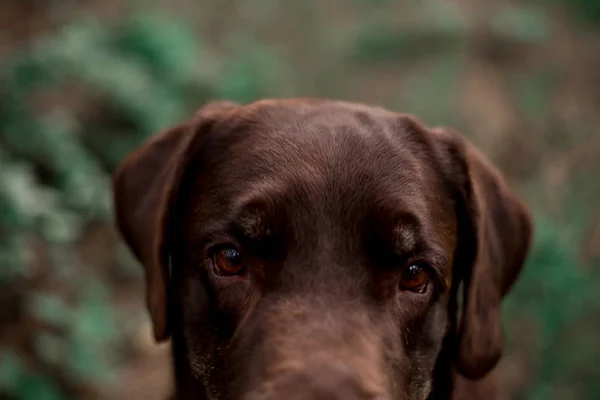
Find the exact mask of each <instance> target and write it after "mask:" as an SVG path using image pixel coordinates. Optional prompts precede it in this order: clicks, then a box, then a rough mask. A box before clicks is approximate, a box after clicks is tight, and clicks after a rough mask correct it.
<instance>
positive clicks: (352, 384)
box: [246, 364, 387, 400]
mask: <svg viewBox="0 0 600 400" xmlns="http://www.w3.org/2000/svg"><path fill="white" fill-rule="evenodd" d="M373 384H374V382H369V381H367V380H366V379H365V377H364V375H361V374H360V373H359V371H357V370H354V369H352V368H350V367H348V366H346V365H344V364H328V365H322V364H321V365H309V366H307V367H306V368H303V369H302V370H299V371H293V372H291V371H290V372H287V373H285V374H283V375H281V376H279V377H278V378H276V379H275V381H274V382H271V383H270V384H268V385H267V387H263V388H262V389H263V390H261V391H260V392H255V393H254V395H251V396H249V397H248V398H247V399H246V400H275V399H289V400H387V398H386V397H385V396H383V395H382V393H380V391H379V390H378V389H379V388H377V387H376V386H374V385H373Z"/></svg>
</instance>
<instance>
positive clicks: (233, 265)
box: [212, 247, 244, 276]
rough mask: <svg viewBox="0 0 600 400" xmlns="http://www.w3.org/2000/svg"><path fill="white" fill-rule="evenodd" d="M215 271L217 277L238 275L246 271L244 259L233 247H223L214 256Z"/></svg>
mask: <svg viewBox="0 0 600 400" xmlns="http://www.w3.org/2000/svg"><path fill="white" fill-rule="evenodd" d="M212 264H213V270H214V272H215V273H216V274H217V275H221V276H231V275H238V274H240V273H241V272H242V271H243V270H244V258H243V257H242V255H241V254H240V252H239V251H237V250H236V249H234V248H232V247H223V248H221V249H219V250H217V251H215V252H214V253H213V255H212Z"/></svg>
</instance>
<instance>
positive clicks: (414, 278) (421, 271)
mask: <svg viewBox="0 0 600 400" xmlns="http://www.w3.org/2000/svg"><path fill="white" fill-rule="evenodd" d="M428 282H429V268H428V267H427V266H425V265H422V264H418V263H411V264H409V265H407V266H406V267H404V268H403V269H402V275H401V276H400V283H399V286H400V289H401V290H409V291H411V292H417V293H424V292H425V289H427V283H428Z"/></svg>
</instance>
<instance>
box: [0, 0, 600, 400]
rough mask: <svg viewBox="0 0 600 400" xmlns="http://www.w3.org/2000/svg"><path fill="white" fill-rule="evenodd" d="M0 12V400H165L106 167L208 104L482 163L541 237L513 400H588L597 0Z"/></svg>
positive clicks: (523, 303) (594, 384)
mask: <svg viewBox="0 0 600 400" xmlns="http://www.w3.org/2000/svg"><path fill="white" fill-rule="evenodd" d="M0 2H1V11H0V27H1V28H0V398H2V399H15V400H17V399H23V400H34V399H35V400H63V399H160V398H163V396H164V394H166V393H167V390H168V384H169V371H168V354H167V352H166V350H167V349H166V348H165V347H164V346H155V345H154V344H153V342H152V338H151V336H150V326H149V321H148V316H147V313H146V309H145V307H144V304H143V290H144V288H143V285H142V281H141V276H142V275H141V273H142V270H141V268H140V267H139V266H138V264H137V263H136V261H135V260H134V259H133V258H132V256H131V254H130V253H129V251H128V250H127V249H126V248H125V247H124V245H123V243H122V242H120V240H119V238H118V236H117V234H116V232H115V230H114V227H113V225H112V217H111V204H110V191H109V185H110V174H111V172H112V171H113V170H114V168H115V166H116V165H117V163H118V162H119V161H120V160H121V159H122V158H123V157H124V155H125V154H126V153H127V152H129V151H130V150H132V149H133V148H134V147H136V146H137V145H138V144H140V143H141V142H142V141H143V140H144V139H146V138H148V137H149V136H150V135H152V134H154V133H156V132H157V131H159V130H161V129H163V128H166V127H168V126H169V125H170V124H173V123H175V122H177V121H179V120H180V119H183V118H185V117H186V116H189V115H190V114H191V113H192V112H193V111H194V110H195V109H196V108H198V107H199V106H201V105H202V104H203V102H205V101H207V100H210V99H217V98H220V99H230V100H236V101H240V102H249V101H252V100H254V99H258V98H261V97H291V96H305V95H310V96H323V97H333V98H339V99H346V100H355V101H360V102H366V103H372V104H378V105H382V106H385V107H388V108H391V109H393V110H396V111H402V112H409V113H414V114H416V115H418V116H419V118H420V119H422V120H423V121H424V122H426V123H427V124H429V125H437V124H443V125H450V126H453V127H455V128H458V129H459V130H461V131H462V132H464V133H465V134H466V135H467V136H469V137H470V138H471V140H472V141H473V142H475V143H476V144H477V145H478V146H479V147H480V148H481V149H483V151H484V152H485V153H486V154H488V155H489V157H490V158H491V159H492V160H494V162H495V163H496V164H497V165H498V166H499V167H500V168H501V169H502V170H503V171H504V173H505V174H506V176H507V177H508V179H509V180H510V182H511V183H512V185H513V186H514V188H515V189H516V190H517V191H518V192H519V193H520V194H521V195H522V196H523V197H524V198H525V199H526V200H527V202H528V204H529V205H530V206H531V208H532V209H533V210H534V213H535V219H536V229H537V232H536V233H537V237H536V240H535V245H534V248H533V251H532V254H531V257H530V259H529V263H528V265H527V267H526V269H525V270H524V272H523V273H522V275H521V277H520V280H519V281H518V284H517V285H516V286H515V287H514V289H513V291H512V292H511V294H510V296H509V297H508V298H507V299H506V301H505V303H504V309H503V312H504V315H505V324H504V326H505V331H506V342H507V349H506V351H505V354H506V356H505V358H504V359H503V360H502V362H501V364H500V366H499V367H498V369H497V371H496V374H497V377H498V379H499V382H500V383H501V386H502V387H503V388H504V390H505V398H506V399H531V400H534V399H536V400H537V399H544V400H552V399H560V400H568V399H600V368H599V364H598V362H599V360H600V329H599V328H600V200H599V199H600V197H599V192H600V179H599V175H600V174H599V173H598V167H599V166H600V165H599V164H600V47H599V46H600V0H514V1H508V0H499V1H491V0H462V1H456V0H454V1H453V0H402V1H401V0H395V1H394V0H327V1H324V0H286V1H283V0H245V1H244V0H212V1H210V0H205V1H198V2H194V1H191V0H152V1H150V0H147V1H137V2H134V1H130V2H128V1H126V0H79V1H75V0H0Z"/></svg>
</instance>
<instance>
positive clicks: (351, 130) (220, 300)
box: [113, 98, 533, 400]
mask: <svg viewBox="0 0 600 400" xmlns="http://www.w3.org/2000/svg"><path fill="white" fill-rule="evenodd" d="M113 193H114V206H115V214H116V225H117V226H118V229H119V231H120V232H121V235H122V237H123V238H124V241H125V242H126V243H127V245H128V246H129V247H130V248H131V250H132V252H133V253H134V254H135V256H136V257H137V258H138V259H139V261H140V262H141V264H142V265H143V266H144V270H145V279H146V285H147V305H148V309H149V312H150V315H151V319H152V323H153V330H154V337H155V338H156V340H157V341H158V342H161V341H166V340H168V339H171V345H172V355H173V371H174V382H175V387H176V390H175V392H176V394H175V396H176V398H178V399H204V400H230V399H231V400H237V399H243V400H275V399H289V400H300V399H307V400H326V399H331V400H342V399H344V400H367V399H373V400H375V399H377V400H396V399H402V400H424V399H474V398H479V397H477V396H481V398H485V399H492V398H494V391H493V385H492V386H490V387H489V388H487V389H486V387H487V386H486V385H488V384H489V383H488V381H489V379H486V377H488V376H490V375H489V373H490V371H492V370H493V369H494V367H495V366H496V364H497V363H498V361H499V359H500V357H501V353H502V325H501V315H500V303H501V300H502V298H503V297H504V296H505V295H506V294H507V292H508V291H509V289H510V288H511V286H512V284H513V283H514V282H515V280H516V279H517V277H518V274H519V272H520V270H521V269H522V267H523V265H524V263H525V261H526V258H527V255H528V252H529V248H530V243H531V240H532V235H533V227H532V219H531V215H530V213H529V211H528V209H527V208H526V206H525V205H524V203H523V202H522V201H521V200H520V199H519V198H518V197H517V196H516V195H515V193H514V192H513V191H511V189H510V188H509V187H508V185H507V183H506V182H505V179H504V178H503V176H502V175H501V173H500V172H499V171H498V169H496V168H495V167H494V166H493V165H492V164H491V162H490V161H489V160H488V159H487V158H486V157H485V156H484V155H483V154H482V153H481V152H480V151H479V150H477V149H476V148H475V146H474V145H473V144H472V143H471V142H470V141H469V140H468V139H466V138H465V137H464V136H462V135H461V134H460V133H458V132H456V131H454V130H453V129H450V128H428V127H426V126H425V125H424V124H423V123H421V122H420V121H419V120H418V119H417V118H416V117H414V116H411V115H405V114H398V113H394V112H391V111H388V110H386V109H384V108H380V107H375V106H368V105H364V104H357V103H351V102H344V101H335V100H327V99H318V98H297V99H266V100H260V101H256V102H254V103H251V104H247V105H240V104H236V103H233V102H228V101H215V102H212V103H208V104H206V105H205V106H204V107H202V108H201V109H200V110H199V111H198V112H196V114H195V115H194V116H193V117H190V119H189V120H187V121H184V122H182V123H180V124H179V125H176V126H174V127H172V128H171V129H168V130H166V131H165V132H162V133H161V134H159V135H157V136H154V137H152V138H151V139H149V140H148V141H147V142H146V143H144V144H143V145H142V146H141V147H139V148H138V149H136V150H135V151H133V152H132V153H131V154H129V155H128V156H127V157H126V159H125V160H124V161H123V162H122V164H121V165H120V166H119V167H118V169H117V171H116V172H115V174H114V176H113ZM477 393H480V394H479V395H478V394H477Z"/></svg>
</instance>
